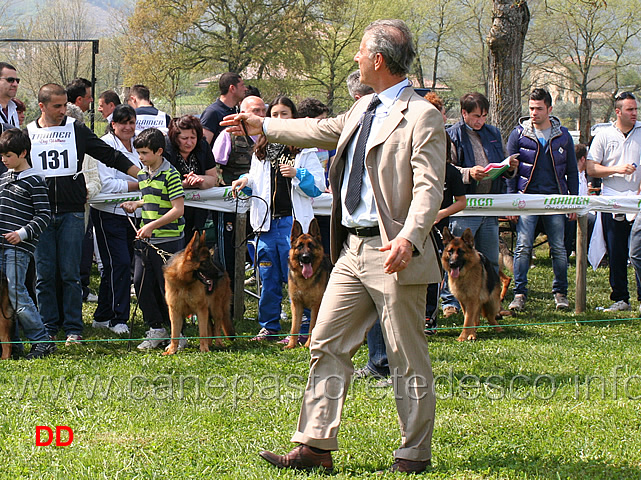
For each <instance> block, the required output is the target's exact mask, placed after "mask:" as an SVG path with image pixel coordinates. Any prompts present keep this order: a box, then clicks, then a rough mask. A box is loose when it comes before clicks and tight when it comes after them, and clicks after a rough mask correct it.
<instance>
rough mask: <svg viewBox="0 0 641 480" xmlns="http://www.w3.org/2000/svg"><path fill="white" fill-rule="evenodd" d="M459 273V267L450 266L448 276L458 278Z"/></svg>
mask: <svg viewBox="0 0 641 480" xmlns="http://www.w3.org/2000/svg"><path fill="white" fill-rule="evenodd" d="M460 273H461V269H460V268H459V267H450V277H452V278H458V276H459V274H460Z"/></svg>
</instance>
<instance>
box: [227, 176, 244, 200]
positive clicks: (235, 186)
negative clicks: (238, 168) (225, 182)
mask: <svg viewBox="0 0 641 480" xmlns="http://www.w3.org/2000/svg"><path fill="white" fill-rule="evenodd" d="M246 186H247V178H246V177H243V178H239V179H238V180H234V181H233V182H231V194H232V196H233V197H234V198H236V197H237V196H238V191H239V190H242V189H243V188H245V187H246Z"/></svg>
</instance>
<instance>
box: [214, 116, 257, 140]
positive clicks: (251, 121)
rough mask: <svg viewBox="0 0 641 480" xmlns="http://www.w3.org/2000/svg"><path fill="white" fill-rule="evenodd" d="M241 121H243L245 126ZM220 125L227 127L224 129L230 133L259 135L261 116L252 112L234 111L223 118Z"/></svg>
mask: <svg viewBox="0 0 641 480" xmlns="http://www.w3.org/2000/svg"><path fill="white" fill-rule="evenodd" d="M241 122H244V123H245V128H243V126H242V124H241ZM220 126H221V127H227V129H226V130H227V131H228V132H229V133H231V134H232V135H260V134H261V133H263V117H259V116H258V115H254V114H252V113H236V114H234V115H227V116H226V117H225V118H223V121H222V122H220ZM245 130H246V131H245Z"/></svg>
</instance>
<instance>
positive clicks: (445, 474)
mask: <svg viewBox="0 0 641 480" xmlns="http://www.w3.org/2000/svg"><path fill="white" fill-rule="evenodd" d="M537 255H538V259H537V263H536V267H535V268H534V269H532V270H531V271H530V288H531V292H530V296H529V300H528V305H527V310H526V311H525V312H524V313H522V314H520V315H519V316H517V317H513V318H506V319H504V320H503V323H506V324H512V325H518V326H513V327H508V328H506V329H505V332H504V333H501V334H497V333H493V332H491V331H489V330H482V331H481V333H480V335H479V340H478V341H476V342H474V343H465V344H460V343H458V342H456V337H457V336H458V333H459V330H458V329H456V328H452V327H456V326H457V325H459V326H460V325H461V324H462V318H461V317H460V316H456V317H453V318H451V319H448V321H443V322H441V325H440V326H441V327H443V329H442V330H440V331H439V333H438V335H436V336H435V337H430V338H429V342H430V352H431V359H432V365H433V369H434V373H435V375H436V376H437V378H436V391H437V395H438V398H439V401H438V403H437V416H436V428H435V431H434V438H433V456H434V457H433V465H434V466H433V469H432V470H430V471H429V472H427V473H425V474H424V475H421V477H422V478H438V479H486V478H487V479H581V478H588V479H639V478H641V355H640V351H641V349H640V347H639V334H638V329H639V326H640V322H639V319H638V318H636V317H638V311H639V310H638V304H637V303H636V302H635V303H634V304H633V311H632V312H623V313H621V314H617V315H615V316H613V315H612V314H610V315H608V314H605V313H603V312H599V311H596V310H595V307H596V306H603V305H606V304H609V299H608V294H609V288H608V285H607V270H606V269H600V270H599V271H598V272H596V273H595V272H592V271H591V270H590V272H589V277H588V312H587V313H586V314H583V315H578V316H577V315H574V314H573V313H572V312H565V313H558V312H556V311H554V308H553V301H552V297H551V294H550V293H549V291H550V288H551V282H552V269H551V262H550V260H549V258H547V252H546V251H545V250H544V249H543V248H539V249H538V250H537ZM573 263H574V262H572V266H571V268H570V272H569V279H570V284H571V290H572V288H573V285H574V281H573V278H574V267H573ZM630 280H631V281H632V275H630ZM569 297H570V300H571V303H572V304H573V300H574V295H573V292H572V291H571V293H570V295H569ZM633 297H634V295H633ZM572 307H573V305H572ZM91 310H92V307H91V306H87V305H86V306H85V324H86V325H87V327H86V331H85V338H86V339H87V340H100V339H105V338H115V335H113V334H111V333H110V332H106V331H104V330H100V331H94V330H93V329H92V328H91V327H90V324H91ZM255 311H256V302H255V301H253V300H247V314H246V316H247V317H250V316H252V315H254V314H255ZM633 317H634V318H633ZM590 320H599V321H598V322H589V323H579V324H578V325H577V324H575V321H579V322H584V321H590ZM554 322H565V323H557V324H554V325H534V324H541V323H554ZM287 327H288V325H287ZM237 330H238V333H239V335H246V336H248V335H251V334H254V333H256V332H257V330H258V329H257V324H256V322H255V321H253V320H252V319H246V320H245V321H244V322H243V323H242V324H240V325H237ZM196 331H197V329H196V328H195V327H194V326H190V327H189V328H188V330H187V333H188V334H190V335H194V336H195V335H196V334H197V333H196ZM143 333H144V327H143V326H142V324H141V320H138V326H137V328H136V330H135V331H134V335H133V336H135V337H140V336H142V335H143ZM196 343H197V342H196V341H194V340H192V341H191V347H190V348H188V349H187V350H186V351H184V352H182V353H179V354H177V355H175V356H173V357H170V358H167V357H163V356H161V355H160V351H153V352H150V353H141V352H139V351H137V350H136V348H135V345H136V342H132V347H133V348H132V349H131V350H129V349H128V348H127V343H126V342H124V343H123V342H115V341H114V342H109V343H106V342H88V343H86V344H84V345H81V346H75V347H69V348H67V347H64V344H62V345H61V346H60V348H59V350H58V353H57V354H55V355H53V356H51V357H49V358H46V359H43V360H37V361H31V362H28V361H25V360H19V361H5V362H0V411H1V412H2V416H1V418H0V455H1V458H4V459H5V460H4V465H2V467H1V468H0V478H1V479H22V478H27V479H49V478H55V479H102V478H104V479H152V478H175V479H183V478H185V479H186V478H193V479H204V478H212V479H238V478H242V479H261V480H262V479H270V478H284V479H285V478H324V477H326V476H327V475H325V474H323V473H321V472H312V473H297V472H289V471H279V470H277V469H275V468H273V467H271V466H269V465H268V464H267V463H266V462H264V461H263V460H261V459H260V458H259V457H258V455H257V452H258V451H259V450H261V449H269V450H274V451H277V452H279V453H285V452H287V451H289V449H290V448H291V444H290V443H289V440H290V437H291V435H292V433H293V431H294V428H295V425H296V419H297V416H298V412H299V407H300V398H301V392H302V390H303V388H304V385H305V380H306V375H307V370H308V357H309V355H308V352H307V351H306V350H304V349H297V350H295V351H287V352H285V351H282V350H281V349H279V348H278V347H276V346H274V345H267V344H260V345H256V344H252V343H250V342H249V341H248V340H247V338H246V337H245V338H239V339H236V340H234V341H233V342H230V343H229V347H228V348H225V349H218V350H216V351H213V352H211V353H209V354H201V353H199V352H198V351H197V349H196ZM366 360H367V349H366V347H363V348H361V349H360V350H359V352H358V353H357V355H356V357H355V363H356V365H357V366H361V365H363V364H364V363H365V362H366ZM39 425H45V426H49V427H51V428H54V427H55V426H57V425H62V426H68V427H70V428H72V429H73V433H74V438H73V443H72V444H71V445H69V446H66V447H54V446H48V447H38V446H36V434H35V432H36V426H39ZM46 437H47V435H46V434H45V435H44V438H46ZM62 438H63V440H64V439H66V438H67V435H66V433H64V434H63V435H62ZM398 443H399V429H398V425H397V420H396V409H395V405H394V400H393V393H392V392H391V390H389V389H380V388H375V387H374V384H373V383H368V382H363V381H359V382H356V383H354V384H353V385H352V387H351V389H350V392H349V395H348V399H347V402H346V405H345V410H344V414H343V424H342V427H341V434H340V445H341V450H339V451H338V452H336V453H335V455H334V463H335V472H334V474H333V475H332V477H331V478H337V479H338V478H404V475H402V474H396V475H395V474H390V473H385V474H383V475H382V476H379V475H376V474H375V472H376V471H377V470H381V469H385V468H387V467H388V466H389V465H390V464H391V462H392V453H391V452H392V451H393V450H394V449H395V448H396V447H397V446H398Z"/></svg>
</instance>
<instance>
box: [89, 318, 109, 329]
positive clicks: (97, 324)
mask: <svg viewBox="0 0 641 480" xmlns="http://www.w3.org/2000/svg"><path fill="white" fill-rule="evenodd" d="M91 326H92V327H93V328H109V320H107V321H106V322H96V321H95V320H94V321H93V322H92V324H91Z"/></svg>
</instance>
